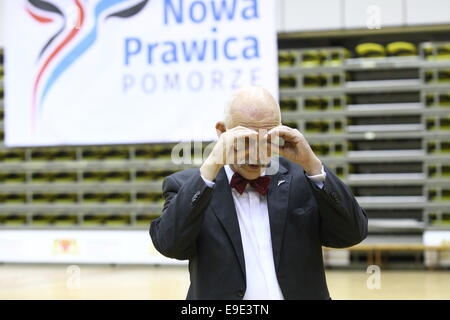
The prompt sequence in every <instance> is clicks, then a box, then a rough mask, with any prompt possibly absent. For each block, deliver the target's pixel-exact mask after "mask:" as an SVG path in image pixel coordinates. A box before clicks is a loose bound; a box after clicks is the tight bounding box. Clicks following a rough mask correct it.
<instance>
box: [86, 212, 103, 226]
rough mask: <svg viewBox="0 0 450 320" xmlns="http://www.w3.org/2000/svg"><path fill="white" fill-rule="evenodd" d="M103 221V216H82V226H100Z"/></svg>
mask: <svg viewBox="0 0 450 320" xmlns="http://www.w3.org/2000/svg"><path fill="white" fill-rule="evenodd" d="M104 219H105V217H104V216H103V215H96V214H86V215H84V216H83V226H100V225H102V224H103V221H104Z"/></svg>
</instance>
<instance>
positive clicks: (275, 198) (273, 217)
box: [267, 164, 292, 270]
mask: <svg viewBox="0 0 450 320" xmlns="http://www.w3.org/2000/svg"><path fill="white" fill-rule="evenodd" d="M271 178H272V179H271V181H270V185H269V193H268V195H267V207H268V211H269V221H270V233H271V238H272V251H273V258H274V263H275V270H278V264H279V262H280V253H281V246H282V242H283V236H284V226H285V223H286V215H287V206H288V200H289V188H290V186H291V179H292V175H290V174H288V173H287V170H286V168H284V167H283V166H281V164H280V169H279V172H278V173H277V174H275V175H273V176H271Z"/></svg>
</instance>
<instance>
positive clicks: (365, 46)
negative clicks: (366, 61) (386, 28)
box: [355, 42, 386, 58]
mask: <svg viewBox="0 0 450 320" xmlns="http://www.w3.org/2000/svg"><path fill="white" fill-rule="evenodd" d="M355 52H356V55H357V56H358V57H360V58H380V57H385V56H386V50H385V49H384V46H382V45H381V44H378V43H373V42H367V43H361V44H358V45H357V46H356V48H355Z"/></svg>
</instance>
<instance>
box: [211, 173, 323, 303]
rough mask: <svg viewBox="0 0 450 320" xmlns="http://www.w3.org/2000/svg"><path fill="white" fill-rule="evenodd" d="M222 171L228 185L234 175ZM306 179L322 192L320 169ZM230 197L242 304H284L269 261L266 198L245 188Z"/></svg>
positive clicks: (271, 259) (268, 223) (269, 238)
mask: <svg viewBox="0 0 450 320" xmlns="http://www.w3.org/2000/svg"><path fill="white" fill-rule="evenodd" d="M224 169H225V172H226V174H227V177H228V182H230V181H231V178H232V177H233V174H234V171H233V169H231V167H230V166H229V165H225V166H224ZM262 175H264V173H263V174H262ZM202 178H203V177H202ZM308 178H310V179H311V180H312V181H314V183H315V184H316V185H317V186H318V187H319V188H322V187H323V181H325V178H326V173H325V171H324V168H323V166H322V172H321V173H320V174H318V175H315V176H308ZM203 180H204V181H205V183H206V184H207V185H208V186H210V187H212V186H213V185H214V182H212V181H209V180H207V179H205V178H203ZM231 194H232V196H233V201H234V205H235V207H236V214H237V218H238V221H239V229H240V232H241V240H242V247H243V249H244V260H245V275H246V279H247V284H246V286H247V289H246V291H245V295H244V300H284V297H283V293H282V292H281V289H280V285H279V284H278V280H277V275H276V272H275V264H274V260H273V250H272V237H271V234H270V222H269V212H268V208H267V196H263V195H261V194H259V193H258V192H257V191H256V190H255V189H254V188H253V187H252V186H250V185H249V184H248V185H247V187H246V188H245V190H244V192H243V193H242V194H239V192H237V190H236V189H234V188H232V189H231Z"/></svg>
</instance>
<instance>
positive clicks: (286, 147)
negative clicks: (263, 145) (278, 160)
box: [267, 125, 322, 176]
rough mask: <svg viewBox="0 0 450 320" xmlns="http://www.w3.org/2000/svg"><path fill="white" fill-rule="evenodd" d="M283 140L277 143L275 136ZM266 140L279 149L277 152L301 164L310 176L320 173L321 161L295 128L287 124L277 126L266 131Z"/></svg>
mask: <svg viewBox="0 0 450 320" xmlns="http://www.w3.org/2000/svg"><path fill="white" fill-rule="evenodd" d="M277 137H280V138H282V139H283V140H284V144H282V143H281V144H278V143H277V142H276V138H277ZM267 140H268V141H269V142H270V143H271V144H272V146H274V147H275V148H278V149H279V154H280V155H282V156H283V157H286V158H287V159H289V160H291V161H292V162H295V163H298V164H299V165H301V166H302V167H303V168H304V169H305V171H306V173H307V174H308V175H310V176H313V175H317V174H320V173H321V169H322V162H321V161H320V159H319V158H318V157H317V156H316V155H315V154H314V151H312V149H311V146H310V145H309V143H308V141H306V138H305V137H304V136H303V134H301V132H300V131H298V130H297V129H292V128H289V127H287V126H283V125H281V126H277V127H275V128H273V129H271V130H269V131H268V132H267Z"/></svg>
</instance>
